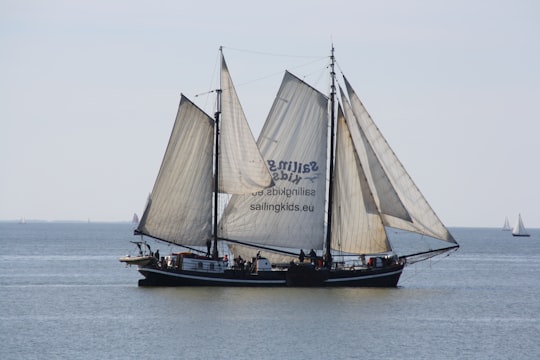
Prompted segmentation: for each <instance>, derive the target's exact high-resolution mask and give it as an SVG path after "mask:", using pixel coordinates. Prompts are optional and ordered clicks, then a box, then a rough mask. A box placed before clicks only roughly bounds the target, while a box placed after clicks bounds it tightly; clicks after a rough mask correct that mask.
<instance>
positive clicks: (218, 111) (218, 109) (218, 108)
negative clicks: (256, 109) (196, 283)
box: [212, 46, 223, 259]
mask: <svg viewBox="0 0 540 360" xmlns="http://www.w3.org/2000/svg"><path fill="white" fill-rule="evenodd" d="M219 53H220V55H221V61H220V66H223V47H222V46H220V47H219ZM220 78H221V77H220ZM221 91H222V89H221V81H220V83H219V89H217V90H216V94H217V100H216V102H217V103H216V113H215V114H214V119H215V124H214V126H215V129H214V131H215V137H216V139H215V145H214V148H215V151H214V231H213V234H212V239H213V243H214V245H213V248H212V257H213V258H214V259H217V257H218V247H217V241H218V234H217V231H218V205H219V204H218V201H219V120H220V118H221Z"/></svg>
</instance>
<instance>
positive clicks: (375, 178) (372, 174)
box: [339, 87, 412, 221]
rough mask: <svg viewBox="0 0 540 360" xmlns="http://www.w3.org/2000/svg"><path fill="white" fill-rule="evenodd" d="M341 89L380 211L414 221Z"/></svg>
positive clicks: (353, 136)
mask: <svg viewBox="0 0 540 360" xmlns="http://www.w3.org/2000/svg"><path fill="white" fill-rule="evenodd" d="M339 89H340V94H341V101H342V104H343V109H344V112H345V117H346V119H349V121H350V123H351V126H350V127H349V130H350V133H351V137H352V139H353V143H354V146H355V148H356V149H357V154H358V157H359V159H360V163H361V164H362V166H363V167H364V172H365V174H366V178H367V180H368V183H369V187H370V189H371V190H372V192H373V195H374V198H375V201H376V203H377V206H378V209H379V211H380V212H381V213H383V214H386V215H388V216H393V217H398V218H400V219H403V220H406V221H412V219H411V218H410V216H409V213H408V212H407V209H405V205H403V203H402V202H401V199H400V198H399V195H398V194H397V193H396V190H395V189H394V187H393V185H392V183H391V181H390V179H389V178H388V176H387V175H386V172H385V171H384V169H383V167H382V165H381V163H380V162H379V160H378V158H377V155H376V154H375V151H374V150H373V147H371V145H370V144H369V142H368V141H367V139H366V135H365V133H364V131H363V130H362V128H361V127H360V126H358V124H357V122H356V117H355V116H354V113H353V111H352V108H351V105H350V103H349V101H348V99H347V97H346V96H345V93H344V92H343V90H342V89H341V87H339Z"/></svg>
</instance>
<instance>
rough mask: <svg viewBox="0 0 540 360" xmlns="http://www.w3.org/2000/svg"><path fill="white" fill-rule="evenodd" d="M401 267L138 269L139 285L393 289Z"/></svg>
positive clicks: (145, 267)
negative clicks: (251, 270) (213, 270)
mask: <svg viewBox="0 0 540 360" xmlns="http://www.w3.org/2000/svg"><path fill="white" fill-rule="evenodd" d="M403 267H404V265H402V264H399V265H392V266H387V267H383V268H369V269H360V270H345V269H343V270H335V269H332V270H328V269H318V268H314V267H310V266H295V267H291V268H289V269H288V270H283V271H260V272H259V273H246V272H245V271H241V270H225V272H223V273H205V272H197V271H184V270H176V269H159V268H157V267H151V266H143V267H139V272H140V273H141V274H142V275H144V277H145V278H144V279H141V280H139V286H223V287H285V286H291V287H396V286H397V284H398V281H399V278H400V276H401V273H402V271H403Z"/></svg>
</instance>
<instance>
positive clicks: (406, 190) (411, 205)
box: [344, 78, 455, 243]
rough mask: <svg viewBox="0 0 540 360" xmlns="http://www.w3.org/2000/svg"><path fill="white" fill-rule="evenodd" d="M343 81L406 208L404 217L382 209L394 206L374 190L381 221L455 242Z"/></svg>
mask: <svg viewBox="0 0 540 360" xmlns="http://www.w3.org/2000/svg"><path fill="white" fill-rule="evenodd" d="M344 79H345V78H344ZM345 85H346V87H347V91H348V94H349V99H350V102H351V107H352V110H353V113H354V115H355V118H356V120H357V122H358V125H359V126H360V128H361V129H362V130H363V133H364V134H365V137H366V140H367V142H368V143H369V145H370V146H371V148H372V149H373V151H374V153H375V154H376V156H377V159H378V162H379V163H380V164H381V166H382V168H383V169H384V172H385V173H386V176H387V177H388V179H389V180H390V182H391V184H392V186H393V188H394V190H395V192H396V194H397V195H398V196H399V199H400V200H401V203H402V204H403V206H404V208H405V209H406V210H407V216H406V217H405V216H396V213H394V212H386V211H385V209H387V208H393V206H394V205H393V204H389V203H387V201H388V200H389V198H386V197H384V196H380V197H379V194H376V196H378V198H377V203H379V204H380V210H381V215H382V217H383V221H384V224H385V225H386V226H390V227H395V228H398V229H403V230H408V231H414V232H417V233H420V234H423V235H427V236H430V237H433V238H437V239H441V240H444V241H447V242H450V243H455V240H454V238H453V237H452V235H451V234H450V233H449V232H448V230H447V229H446V227H445V226H444V225H443V224H442V222H441V221H440V220H439V218H438V217H437V215H436V214H435V212H434V211H433V210H432V209H431V207H430V206H429V204H428V202H427V201H426V199H425V198H424V196H423V195H422V194H421V193H420V190H418V188H417V187H416V185H415V184H414V182H413V181H412V179H411V178H410V176H409V175H408V174H407V172H406V170H405V168H404V167H403V165H402V164H401V163H400V161H399V160H398V158H397V157H396V155H395V154H394V152H393V151H392V149H391V148H390V146H389V145H388V143H387V142H386V140H385V139H384V137H383V135H382V134H381V133H380V131H379V129H378V128H377V126H376V125H375V123H374V122H373V120H372V119H371V117H370V116H369V114H368V112H367V111H366V109H365V108H364V106H363V104H362V102H361V101H360V99H359V98H358V96H357V95H356V93H355V92H354V90H353V89H352V87H351V85H350V84H349V82H348V81H347V79H345ZM372 181H376V179H372Z"/></svg>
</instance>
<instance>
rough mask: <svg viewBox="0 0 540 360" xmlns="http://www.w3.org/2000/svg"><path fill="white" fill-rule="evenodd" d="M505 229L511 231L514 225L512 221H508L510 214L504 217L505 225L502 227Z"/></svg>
mask: <svg viewBox="0 0 540 360" xmlns="http://www.w3.org/2000/svg"><path fill="white" fill-rule="evenodd" d="M502 230H503V231H510V230H512V227H511V226H510V221H508V216H507V217H505V218H504V225H503V228H502Z"/></svg>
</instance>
